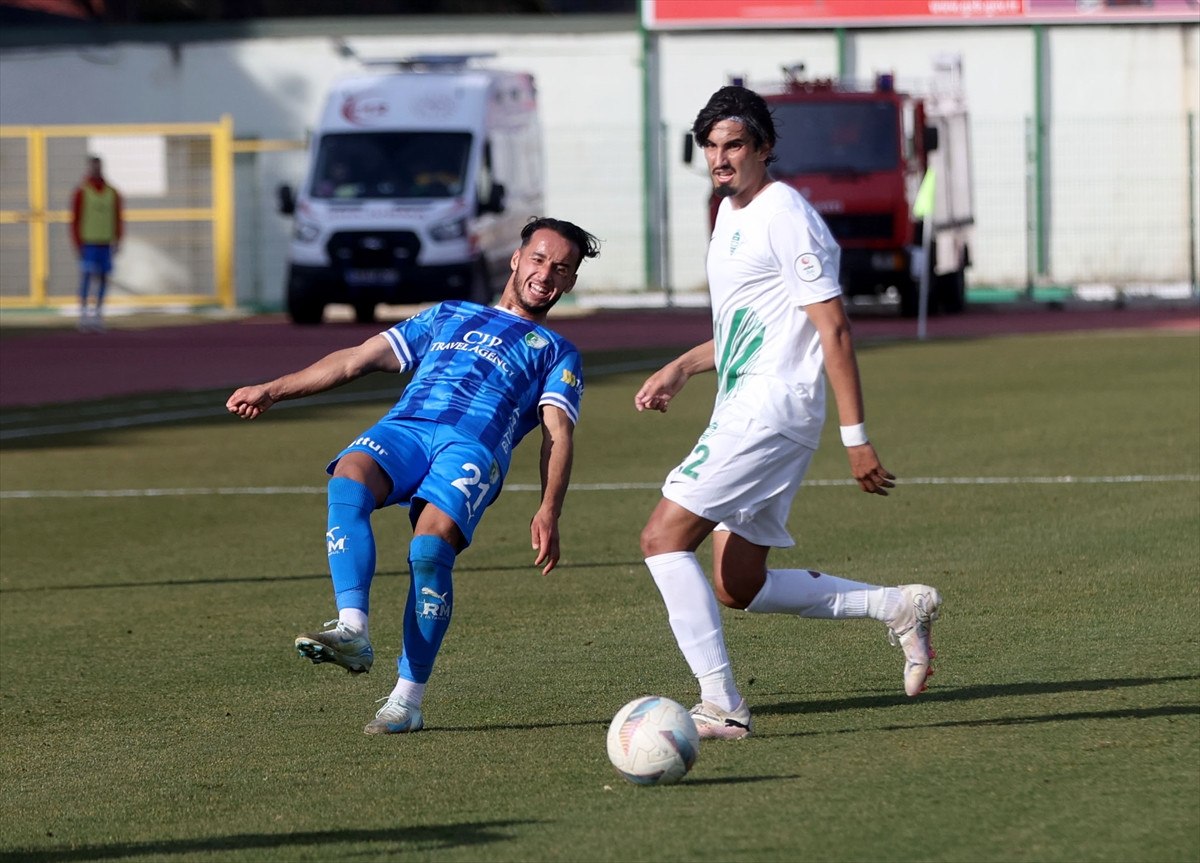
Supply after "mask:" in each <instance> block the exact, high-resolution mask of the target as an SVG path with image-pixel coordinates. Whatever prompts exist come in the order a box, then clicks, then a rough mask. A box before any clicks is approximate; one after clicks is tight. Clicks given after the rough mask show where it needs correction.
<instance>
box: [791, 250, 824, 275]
mask: <svg viewBox="0 0 1200 863" xmlns="http://www.w3.org/2000/svg"><path fill="white" fill-rule="evenodd" d="M796 275H797V276H799V277H800V278H801V280H803V281H805V282H815V281H816V280H817V279H819V278H821V260H820V258H818V257H817V256H816V255H813V254H809V253H808V252H805V253H804V254H803V255H801V256H800V257H798V258H796Z"/></svg>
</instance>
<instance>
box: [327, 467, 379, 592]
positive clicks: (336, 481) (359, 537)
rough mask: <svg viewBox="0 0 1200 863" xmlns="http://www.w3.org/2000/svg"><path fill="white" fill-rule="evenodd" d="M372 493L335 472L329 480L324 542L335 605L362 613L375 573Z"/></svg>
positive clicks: (373, 499)
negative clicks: (335, 600) (327, 519)
mask: <svg viewBox="0 0 1200 863" xmlns="http://www.w3.org/2000/svg"><path fill="white" fill-rule="evenodd" d="M374 511H375V496H374V495H372V494H371V492H370V490H369V489H368V488H367V487H366V486H365V485H363V484H362V483H361V482H357V481H356V480H352V479H347V478H346V477H341V476H335V477H334V478H333V479H331V480H330V481H329V521H328V523H327V526H328V530H327V531H326V533H325V544H326V546H327V550H328V552H329V574H330V575H332V576H333V593H334V596H335V597H336V599H337V607H338V610H339V611H340V610H341V609H343V608H360V609H362V611H363V614H366V613H367V612H368V611H369V610H370V609H369V608H368V597H369V596H370V593H371V579H372V578H373V577H374V575H375V535H374V534H373V533H372V532H371V513H373V512H374Z"/></svg>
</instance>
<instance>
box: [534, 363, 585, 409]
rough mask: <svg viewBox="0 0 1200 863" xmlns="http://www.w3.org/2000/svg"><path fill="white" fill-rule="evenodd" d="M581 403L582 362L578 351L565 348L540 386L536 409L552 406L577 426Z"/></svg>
mask: <svg viewBox="0 0 1200 863" xmlns="http://www.w3.org/2000/svg"><path fill="white" fill-rule="evenodd" d="M582 401H583V360H582V358H581V357H580V356H579V351H577V350H575V348H574V347H573V346H567V349H566V350H564V351H562V352H561V353H560V354H559V356H558V358H557V359H556V361H555V362H554V364H553V365H552V366H551V367H550V372H549V374H547V376H546V380H545V382H544V383H543V385H542V395H541V397H540V398H539V399H538V407H539V408H541V407H542V406H543V405H553V406H554V407H556V408H559V409H560V410H562V411H563V412H564V413H566V415H567V416H568V417H570V419H571V422H572V424H575V425H578V424H579V405H580V402H582Z"/></svg>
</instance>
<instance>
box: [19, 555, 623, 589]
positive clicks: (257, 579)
mask: <svg viewBox="0 0 1200 863" xmlns="http://www.w3.org/2000/svg"><path fill="white" fill-rule="evenodd" d="M642 565H643V562H642V561H640V560H628V561H620V560H617V561H604V562H603V563H572V564H562V565H561V566H560V569H561V571H563V572H566V571H567V570H572V569H607V568H609V567H614V566H642ZM535 569H538V567H535V566H534V565H533V564H532V563H517V564H512V565H510V566H496V565H494V564H488V565H487V566H455V567H454V572H455V574H456V575H461V574H462V573H464V572H525V571H532V570H535ZM408 576H409V573H408V570H403V571H400V570H393V571H380V572H377V573H375V578H394V577H402V578H408ZM289 581H329V573H328V572H318V573H305V574H303V575H247V576H243V577H235V578H187V579H180V578H173V579H166V580H163V581H106V582H103V583H101V584H34V585H30V586H29V587H5V588H0V594H5V593H53V592H55V591H60V590H114V589H128V588H139V587H202V586H207V585H213V584H259V583H269V582H280V583H283V582H289Z"/></svg>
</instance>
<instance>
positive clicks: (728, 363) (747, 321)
mask: <svg viewBox="0 0 1200 863" xmlns="http://www.w3.org/2000/svg"><path fill="white" fill-rule="evenodd" d="M764 331H765V328H764V327H763V324H762V322H761V321H760V320H759V319H758V315H756V314H755V313H754V310H753V309H749V308H746V309H738V310H737V311H735V312H734V313H733V317H732V318H730V321H729V326H728V328H725V329H723V331H722V332H721V334H720V335H721V339H720V344H719V352H718V355H717V379H718V389H717V395H718V397H724V396H727V395H729V394H730V393H731V392H733V391H734V389H735V388H736V387H737V385H738V378H740V377H741V376H742V375H743V374H745V373H746V371H747V370H749V369H750V368H752V367H753V365H754V360H755V358H757V357H758V355H759V353H760V352H761V351H762V344H763V333H764Z"/></svg>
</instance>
